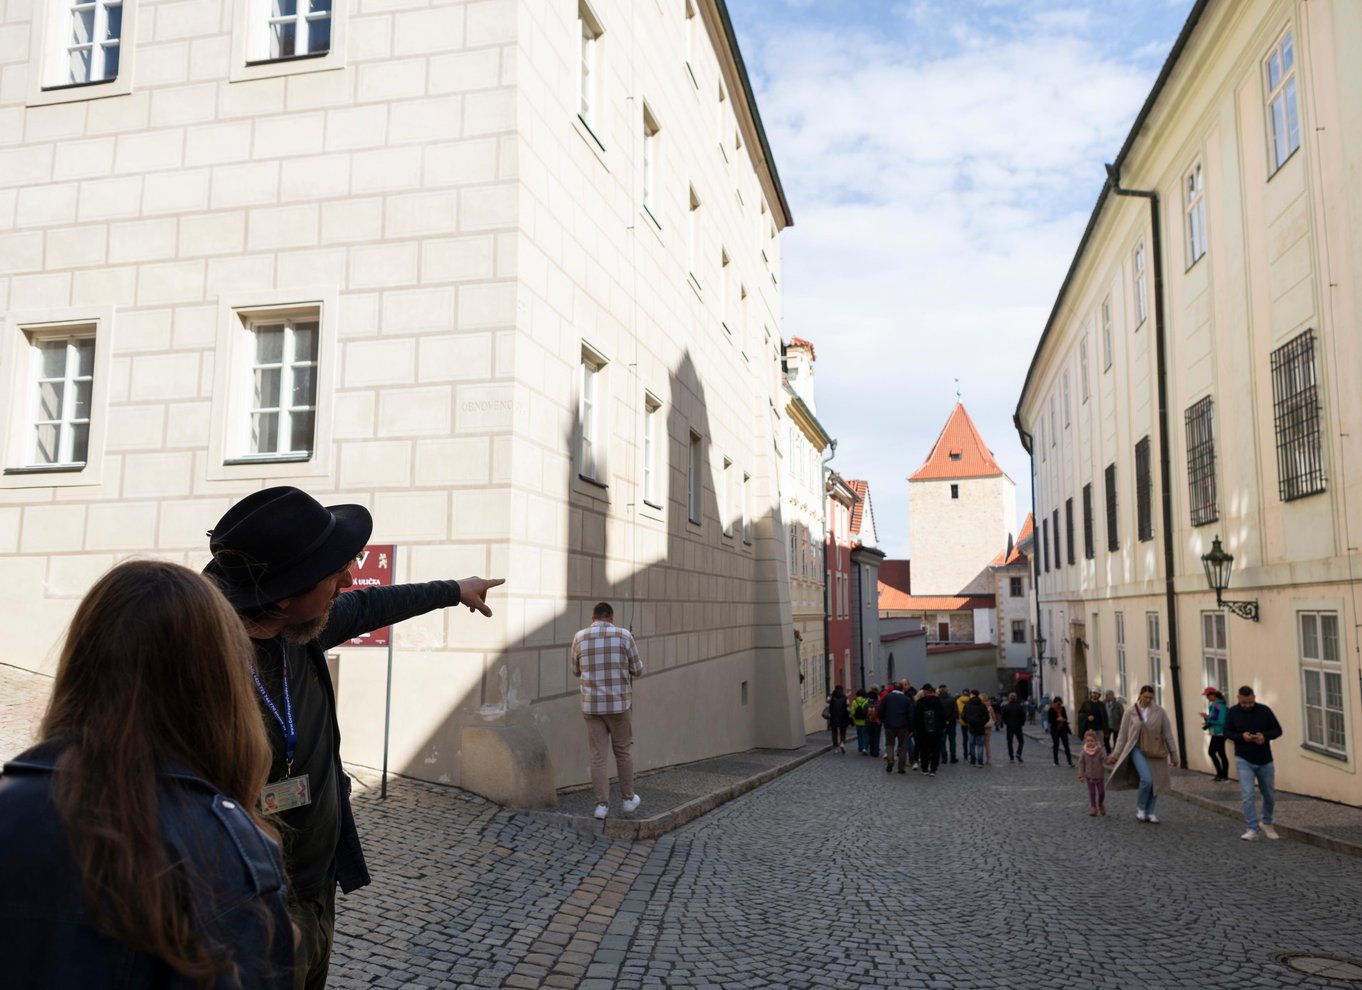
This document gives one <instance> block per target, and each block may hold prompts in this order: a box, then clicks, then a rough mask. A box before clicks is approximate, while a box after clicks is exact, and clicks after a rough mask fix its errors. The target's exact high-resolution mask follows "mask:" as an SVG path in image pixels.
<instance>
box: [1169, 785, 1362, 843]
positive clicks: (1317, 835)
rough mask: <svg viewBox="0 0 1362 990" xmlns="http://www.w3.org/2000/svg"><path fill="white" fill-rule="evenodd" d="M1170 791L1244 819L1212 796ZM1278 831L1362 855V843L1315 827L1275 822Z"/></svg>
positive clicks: (1292, 836) (1301, 839)
mask: <svg viewBox="0 0 1362 990" xmlns="http://www.w3.org/2000/svg"><path fill="white" fill-rule="evenodd" d="M1169 791H1170V793H1171V794H1172V795H1173V796H1174V797H1176V798H1181V799H1182V800H1183V801H1186V802H1187V803H1188V804H1192V805H1196V807H1198V808H1205V809H1206V810H1207V811H1214V812H1215V813H1216V814H1218V815H1224V816H1225V817H1226V818H1235V819H1238V820H1239V821H1240V822H1241V823H1242V822H1243V820H1244V815H1243V812H1242V811H1240V810H1239V809H1238V808H1236V807H1227V806H1225V805H1223V804H1221V803H1220V802H1219V801H1212V800H1211V799H1210V798H1206V797H1202V796H1201V795H1200V794H1193V793H1192V792H1190V791H1184V790H1182V789H1180V788H1178V787H1172V788H1170V789H1169ZM1274 824H1275V825H1276V828H1277V831H1278V832H1279V833H1280V834H1281V836H1282V838H1284V839H1295V840H1296V841H1297V842H1304V843H1306V844H1307V845H1311V846H1318V847H1319V848H1321V849H1328V850H1329V851H1330V852H1336V853H1342V854H1343V855H1345V856H1362V844H1359V843H1356V842H1347V841H1345V840H1343V839H1336V838H1334V837H1333V836H1332V835H1325V834H1323V833H1322V832H1316V831H1315V830H1314V829H1309V828H1300V827H1298V826H1295V825H1283V824H1282V823H1281V822H1275V823H1274Z"/></svg>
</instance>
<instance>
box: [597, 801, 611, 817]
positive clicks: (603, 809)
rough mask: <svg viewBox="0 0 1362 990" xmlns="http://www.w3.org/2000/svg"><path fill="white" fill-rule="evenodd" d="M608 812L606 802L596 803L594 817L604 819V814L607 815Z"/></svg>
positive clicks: (608, 808)
mask: <svg viewBox="0 0 1362 990" xmlns="http://www.w3.org/2000/svg"><path fill="white" fill-rule="evenodd" d="M608 814H610V805H608V804H598V805H596V817H597V818H601V819H604V818H605V816H606V815H608Z"/></svg>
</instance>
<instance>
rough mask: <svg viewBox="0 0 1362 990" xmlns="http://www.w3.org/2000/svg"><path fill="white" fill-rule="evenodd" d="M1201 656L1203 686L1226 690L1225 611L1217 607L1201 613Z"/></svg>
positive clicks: (1228, 680) (1228, 666)
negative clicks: (1204, 682)
mask: <svg viewBox="0 0 1362 990" xmlns="http://www.w3.org/2000/svg"><path fill="white" fill-rule="evenodd" d="M1201 656H1202V673H1203V675H1204V676H1205V680H1206V684H1205V686H1206V687H1213V688H1219V689H1220V691H1222V692H1228V691H1229V689H1230V661H1229V655H1228V654H1227V653H1226V650H1225V613H1224V612H1221V611H1220V610H1219V609H1217V610H1216V611H1214V612H1202V613H1201Z"/></svg>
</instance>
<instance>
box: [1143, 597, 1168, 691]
mask: <svg viewBox="0 0 1362 990" xmlns="http://www.w3.org/2000/svg"><path fill="white" fill-rule="evenodd" d="M1144 622H1145V646H1146V648H1147V649H1148V651H1149V683H1150V684H1152V685H1154V700H1155V701H1156V702H1158V703H1159V705H1160V707H1162V705H1163V645H1162V644H1163V639H1162V637H1161V636H1160V632H1159V613H1158V612H1146V613H1145V614H1144Z"/></svg>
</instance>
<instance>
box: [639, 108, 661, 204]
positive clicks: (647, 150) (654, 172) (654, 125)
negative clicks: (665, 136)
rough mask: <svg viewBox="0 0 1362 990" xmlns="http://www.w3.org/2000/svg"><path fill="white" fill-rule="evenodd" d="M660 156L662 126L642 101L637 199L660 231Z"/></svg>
mask: <svg viewBox="0 0 1362 990" xmlns="http://www.w3.org/2000/svg"><path fill="white" fill-rule="evenodd" d="M661 155H662V125H661V124H659V123H658V122H657V115H656V114H655V113H653V108H652V107H651V106H650V105H649V104H648V101H647V100H644V101H643V155H642V157H643V162H642V168H643V174H642V177H641V180H640V181H641V183H642V188H641V192H640V196H639V199H640V201H641V203H642V206H643V212H644V213H646V214H647V215H648V219H649V220H651V221H652V222H653V225H654V226H655V227H657V229H658V230H661V229H662V221H661V220H660V219H658V215H659V214H660V213H661V212H662V211H661V209H660V208H659V207H658V204H657V194H658V189H657V186H658V181H659V177H660V174H661V171H660V170H661Z"/></svg>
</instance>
